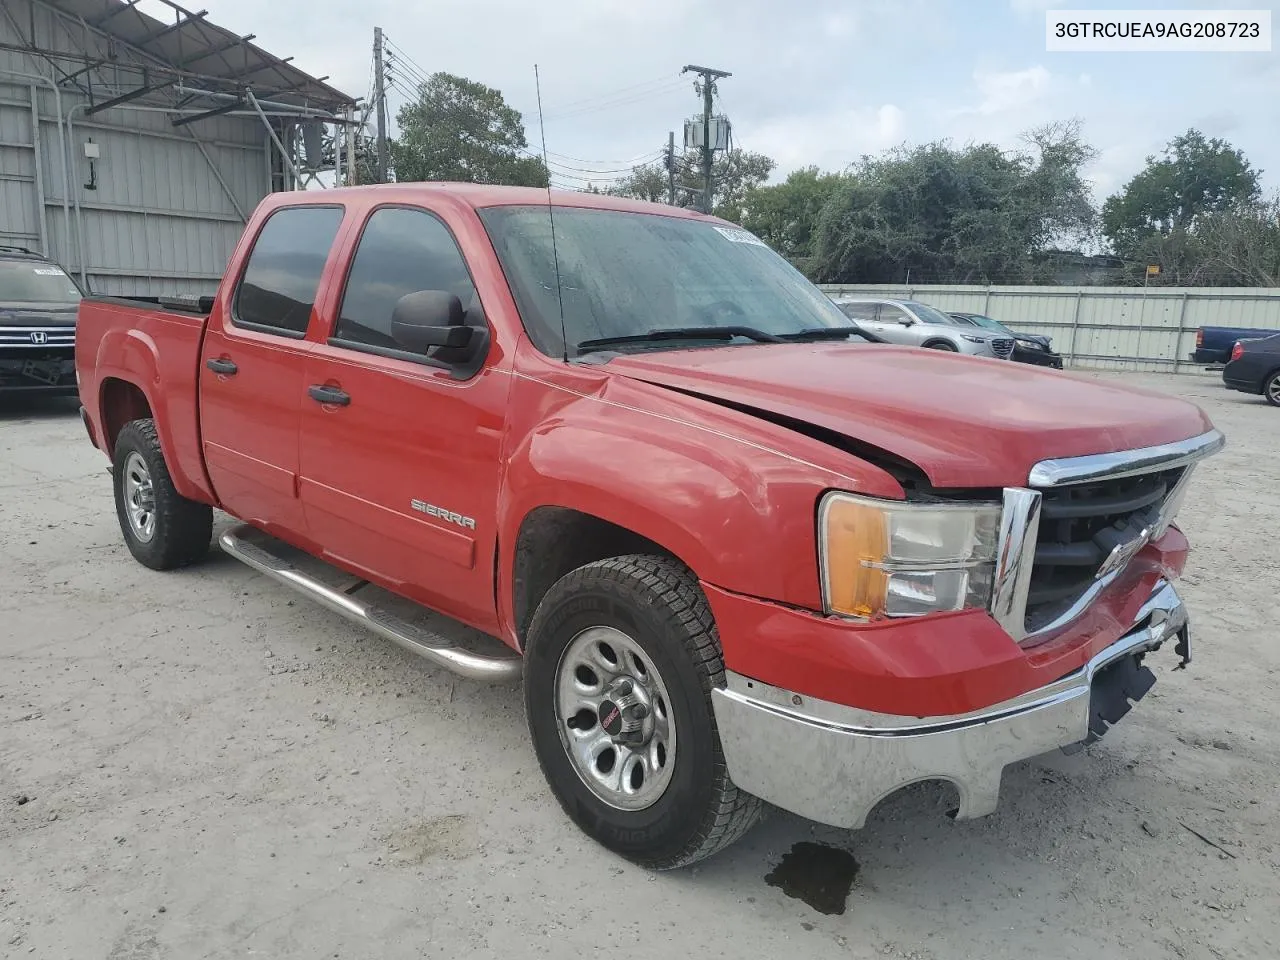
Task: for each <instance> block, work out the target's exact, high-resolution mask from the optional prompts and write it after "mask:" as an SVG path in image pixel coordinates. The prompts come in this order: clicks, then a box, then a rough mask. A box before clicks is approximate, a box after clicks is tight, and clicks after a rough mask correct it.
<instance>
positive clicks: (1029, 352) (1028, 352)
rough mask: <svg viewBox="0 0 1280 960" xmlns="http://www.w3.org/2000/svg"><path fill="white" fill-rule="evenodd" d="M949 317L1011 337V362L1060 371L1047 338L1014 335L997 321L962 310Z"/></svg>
mask: <svg viewBox="0 0 1280 960" xmlns="http://www.w3.org/2000/svg"><path fill="white" fill-rule="evenodd" d="M951 316H953V317H954V318H955V319H956V320H958V321H960V322H961V323H968V324H971V325H972V326H975V327H982V328H984V329H986V330H992V331H995V332H996V333H1003V334H1004V335H1005V336H1007V337H1013V356H1012V357H1010V358H1009V359H1011V360H1015V361H1017V362H1018V363H1034V364H1035V365H1036V366H1037V367H1053V368H1054V369H1056V370H1061V369H1062V357H1061V356H1059V355H1058V354H1056V353H1054V352H1053V350H1052V349H1050V347H1051V346H1052V344H1053V340H1052V339H1051V338H1049V337H1042V336H1040V335H1038V334H1030V333H1014V332H1013V331H1012V330H1010V329H1009V328H1008V327H1006V326H1005V325H1004V324H1003V323H1001V322H1000V321H999V320H993V319H991V318H990V317H988V316H984V315H983V314H981V313H966V312H964V311H963V310H955V311H952V312H951Z"/></svg>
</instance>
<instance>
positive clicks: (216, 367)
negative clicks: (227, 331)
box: [204, 357, 240, 377]
mask: <svg viewBox="0 0 1280 960" xmlns="http://www.w3.org/2000/svg"><path fill="white" fill-rule="evenodd" d="M204 365H205V366H206V367H208V368H209V369H210V370H212V371H213V372H214V373H221V374H222V375H224V376H227V377H230V376H234V375H235V374H236V373H237V372H238V371H239V369H240V368H239V367H237V366H236V365H235V363H234V362H232V361H231V360H225V359H223V358H222V357H210V358H209V359H208V360H206V361H205V362H204Z"/></svg>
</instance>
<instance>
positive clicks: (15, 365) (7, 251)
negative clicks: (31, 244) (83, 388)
mask: <svg viewBox="0 0 1280 960" xmlns="http://www.w3.org/2000/svg"><path fill="white" fill-rule="evenodd" d="M82 296H83V293H82V291H81V290H80V287H79V286H78V285H77V284H76V282H75V280H73V279H72V278H71V277H70V276H68V275H67V272H66V271H65V270H63V269H62V268H61V267H60V266H58V265H57V264H56V263H54V262H52V261H51V260H48V259H47V258H45V257H42V256H40V255H39V254H38V253H32V252H31V251H30V250H27V249H25V248H23V247H5V246H0V394H7V393H12V392H22V393H29V392H30V393H35V392H40V393H49V394H55V395H60V396H74V395H75V393H76V364H75V346H76V308H77V307H78V306H79V304H80V298H81V297H82Z"/></svg>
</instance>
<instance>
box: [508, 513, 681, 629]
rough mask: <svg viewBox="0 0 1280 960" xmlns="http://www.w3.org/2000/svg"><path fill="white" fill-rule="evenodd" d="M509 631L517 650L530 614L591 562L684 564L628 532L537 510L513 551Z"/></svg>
mask: <svg viewBox="0 0 1280 960" xmlns="http://www.w3.org/2000/svg"><path fill="white" fill-rule="evenodd" d="M513 551H514V553H513V557H512V564H511V582H510V595H511V605H512V616H513V620H512V626H513V627H514V629H515V634H516V638H517V640H518V642H519V644H520V648H521V649H523V648H524V638H525V634H526V632H527V631H528V629H529V624H530V622H531V621H532V620H533V614H534V611H535V610H537V608H538V604H539V603H540V602H541V601H542V598H543V597H545V596H546V595H547V591H549V590H550V589H551V587H552V586H553V585H554V584H555V583H556V581H557V580H559V579H560V578H561V577H563V576H564V575H565V574H567V573H569V572H571V571H573V570H576V569H577V568H578V567H581V566H585V565H586V564H588V563H594V562H595V561H597V560H607V559H610V558H612V557H621V556H626V555H628V554H636V553H640V554H650V555H654V556H662V557H667V558H669V559H672V560H675V561H677V562H679V563H681V564H683V565H684V566H685V567H687V568H689V569H692V567H690V564H689V563H688V562H687V561H686V560H685V559H684V558H682V557H680V556H679V555H678V554H677V553H676V552H675V551H673V550H671V549H670V548H668V547H666V546H664V545H663V544H661V543H658V542H657V541H656V540H653V539H651V538H650V537H647V536H645V535H644V534H641V533H637V532H636V531H635V530H632V529H630V528H629V527H626V526H623V525H621V524H619V523H615V522H614V521H612V520H606V519H605V518H604V517H601V516H597V515H596V514H593V513H588V512H586V511H583V510H579V509H576V508H573V507H563V506H549V505H544V506H539V507H535V508H534V509H532V510H530V511H529V512H528V513H527V514H525V516H524V518H523V519H522V521H521V523H520V527H519V530H518V532H517V534H516V537H515V543H514V546H513Z"/></svg>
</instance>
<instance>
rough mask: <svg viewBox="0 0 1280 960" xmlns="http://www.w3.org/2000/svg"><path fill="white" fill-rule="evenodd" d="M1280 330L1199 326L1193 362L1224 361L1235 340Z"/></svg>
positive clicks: (1256, 336)
mask: <svg viewBox="0 0 1280 960" xmlns="http://www.w3.org/2000/svg"><path fill="white" fill-rule="evenodd" d="M1277 334H1280V330H1255V329H1253V328H1252V327H1201V328H1200V329H1199V330H1197V331H1196V349H1195V352H1194V353H1192V354H1191V359H1192V361H1193V362H1194V363H1226V362H1227V361H1228V360H1230V359H1231V350H1232V348H1233V347H1234V346H1235V345H1236V341H1237V340H1260V339H1262V338H1264V337H1274V336H1276V335H1277Z"/></svg>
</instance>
